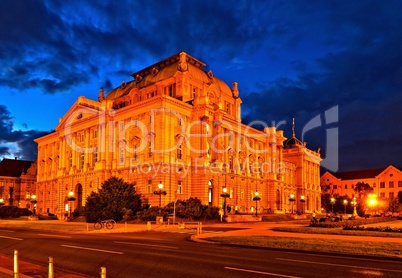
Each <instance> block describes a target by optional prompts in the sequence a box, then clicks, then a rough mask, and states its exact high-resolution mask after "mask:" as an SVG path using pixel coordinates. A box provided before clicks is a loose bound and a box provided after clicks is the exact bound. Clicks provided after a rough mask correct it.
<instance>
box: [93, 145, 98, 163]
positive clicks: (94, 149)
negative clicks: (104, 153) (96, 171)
mask: <svg viewBox="0 0 402 278" xmlns="http://www.w3.org/2000/svg"><path fill="white" fill-rule="evenodd" d="M96 162H98V147H94V148H93V153H92V166H94V165H95V163H96Z"/></svg>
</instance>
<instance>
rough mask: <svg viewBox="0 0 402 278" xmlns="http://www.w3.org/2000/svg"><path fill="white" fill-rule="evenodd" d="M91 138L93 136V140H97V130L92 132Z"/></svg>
mask: <svg viewBox="0 0 402 278" xmlns="http://www.w3.org/2000/svg"><path fill="white" fill-rule="evenodd" d="M92 136H93V138H94V139H95V138H98V130H97V129H95V130H94V131H93V134H92Z"/></svg>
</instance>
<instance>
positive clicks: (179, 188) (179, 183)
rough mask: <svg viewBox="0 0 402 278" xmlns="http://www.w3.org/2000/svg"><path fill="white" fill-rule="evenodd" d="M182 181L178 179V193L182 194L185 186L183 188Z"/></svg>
mask: <svg viewBox="0 0 402 278" xmlns="http://www.w3.org/2000/svg"><path fill="white" fill-rule="evenodd" d="M181 183H182V181H177V194H182V193H183V188H182V184H181Z"/></svg>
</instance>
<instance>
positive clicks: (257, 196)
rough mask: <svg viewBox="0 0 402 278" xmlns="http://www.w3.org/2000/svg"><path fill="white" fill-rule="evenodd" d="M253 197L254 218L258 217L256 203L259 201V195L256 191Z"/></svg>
mask: <svg viewBox="0 0 402 278" xmlns="http://www.w3.org/2000/svg"><path fill="white" fill-rule="evenodd" d="M254 195H255V196H254V198H253V201H255V216H258V201H259V200H261V197H260V196H259V195H260V193H258V191H256V192H255V193H254Z"/></svg>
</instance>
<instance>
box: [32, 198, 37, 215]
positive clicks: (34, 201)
mask: <svg viewBox="0 0 402 278" xmlns="http://www.w3.org/2000/svg"><path fill="white" fill-rule="evenodd" d="M37 202H38V201H37V200H36V195H32V196H31V203H32V214H33V215H36V203H37Z"/></svg>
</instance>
